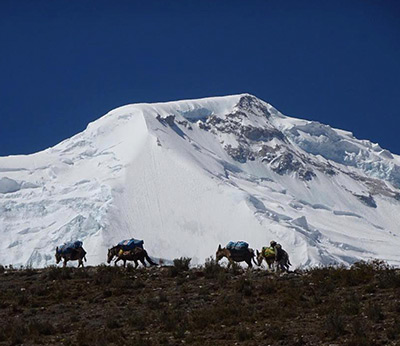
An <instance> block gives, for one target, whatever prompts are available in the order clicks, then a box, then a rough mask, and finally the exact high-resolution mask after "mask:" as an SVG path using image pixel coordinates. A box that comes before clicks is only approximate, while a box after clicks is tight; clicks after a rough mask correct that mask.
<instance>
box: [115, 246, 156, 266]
mask: <svg viewBox="0 0 400 346" xmlns="http://www.w3.org/2000/svg"><path fill="white" fill-rule="evenodd" d="M114 257H117V259H116V260H115V262H114V265H117V262H118V261H120V260H122V261H123V262H124V267H125V266H126V261H134V262H135V268H137V267H138V265H139V263H138V261H140V262H141V263H142V264H143V265H144V266H145V267H146V262H145V261H144V260H145V259H146V261H147V262H149V264H150V265H152V266H156V265H157V263H155V262H153V261H152V259H151V258H150V256H149V255H148V254H147V251H146V250H145V249H143V248H141V247H135V248H134V249H132V250H129V251H123V250H121V247H120V246H118V245H117V246H114V247H112V248H111V249H108V254H107V263H111V261H112V260H113V258H114Z"/></svg>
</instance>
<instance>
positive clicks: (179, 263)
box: [169, 257, 192, 277]
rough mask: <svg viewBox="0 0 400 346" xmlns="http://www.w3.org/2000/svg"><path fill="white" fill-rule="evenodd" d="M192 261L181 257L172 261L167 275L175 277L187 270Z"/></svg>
mask: <svg viewBox="0 0 400 346" xmlns="http://www.w3.org/2000/svg"><path fill="white" fill-rule="evenodd" d="M191 260H192V259H191V258H188V257H181V258H175V259H174V265H173V266H172V267H169V275H170V276H172V277H175V276H177V275H179V274H180V273H182V272H186V271H188V270H189V264H190V261H191Z"/></svg>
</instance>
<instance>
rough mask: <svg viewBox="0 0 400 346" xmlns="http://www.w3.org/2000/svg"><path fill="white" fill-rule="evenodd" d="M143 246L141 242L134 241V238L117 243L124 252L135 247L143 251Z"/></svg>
mask: <svg viewBox="0 0 400 346" xmlns="http://www.w3.org/2000/svg"><path fill="white" fill-rule="evenodd" d="M143 244H144V241H143V240H139V239H134V238H132V239H126V240H123V241H120V242H119V243H118V245H119V246H120V247H121V249H122V250H124V251H129V250H132V249H134V248H135V247H140V248H142V249H143Z"/></svg>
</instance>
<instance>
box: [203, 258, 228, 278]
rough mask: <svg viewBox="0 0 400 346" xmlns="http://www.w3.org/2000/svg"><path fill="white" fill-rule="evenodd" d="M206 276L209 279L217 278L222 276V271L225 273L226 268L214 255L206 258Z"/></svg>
mask: <svg viewBox="0 0 400 346" xmlns="http://www.w3.org/2000/svg"><path fill="white" fill-rule="evenodd" d="M203 271H204V276H205V277H206V278H207V279H217V278H219V277H220V275H221V273H225V270H224V268H222V267H221V266H220V265H219V264H218V263H217V262H216V261H215V260H213V258H212V257H210V258H207V259H206V263H205V264H204V270H203Z"/></svg>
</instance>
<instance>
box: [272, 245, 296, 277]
mask: <svg viewBox="0 0 400 346" xmlns="http://www.w3.org/2000/svg"><path fill="white" fill-rule="evenodd" d="M280 251H281V254H280V256H278V259H277V260H276V261H275V263H276V267H277V268H276V269H277V271H283V272H289V266H291V265H292V263H290V260H289V255H288V253H287V252H286V251H285V250H283V249H281V250H280Z"/></svg>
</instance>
